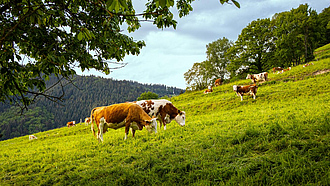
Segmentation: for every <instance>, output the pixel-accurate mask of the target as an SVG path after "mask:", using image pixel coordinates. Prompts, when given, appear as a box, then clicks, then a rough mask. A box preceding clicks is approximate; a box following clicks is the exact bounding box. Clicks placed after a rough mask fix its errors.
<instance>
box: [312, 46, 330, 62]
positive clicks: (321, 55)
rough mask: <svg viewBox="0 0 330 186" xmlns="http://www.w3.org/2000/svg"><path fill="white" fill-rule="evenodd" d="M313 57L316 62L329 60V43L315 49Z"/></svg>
mask: <svg viewBox="0 0 330 186" xmlns="http://www.w3.org/2000/svg"><path fill="white" fill-rule="evenodd" d="M314 56H315V59H317V60H320V59H325V58H330V43H329V44H327V45H324V46H323V47H320V48H318V49H316V50H315V52H314Z"/></svg>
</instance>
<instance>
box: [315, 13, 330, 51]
mask: <svg viewBox="0 0 330 186" xmlns="http://www.w3.org/2000/svg"><path fill="white" fill-rule="evenodd" d="M318 18H319V22H320V25H321V41H320V43H319V45H318V47H321V46H323V45H326V44H328V43H330V7H328V8H325V9H323V10H322V12H321V13H320V14H319V15H318Z"/></svg>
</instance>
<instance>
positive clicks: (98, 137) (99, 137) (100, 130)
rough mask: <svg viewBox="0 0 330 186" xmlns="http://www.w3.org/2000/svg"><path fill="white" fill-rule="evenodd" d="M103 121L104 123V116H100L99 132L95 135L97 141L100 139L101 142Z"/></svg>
mask: <svg viewBox="0 0 330 186" xmlns="http://www.w3.org/2000/svg"><path fill="white" fill-rule="evenodd" d="M104 123H105V119H104V117H102V118H101V119H100V125H99V134H98V135H97V139H98V140H99V141H102V142H103V128H104Z"/></svg>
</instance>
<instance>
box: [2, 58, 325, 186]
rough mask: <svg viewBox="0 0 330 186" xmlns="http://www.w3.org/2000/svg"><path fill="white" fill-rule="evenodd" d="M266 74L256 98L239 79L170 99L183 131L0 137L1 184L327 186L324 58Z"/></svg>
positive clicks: (78, 130)
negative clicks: (242, 90)
mask: <svg viewBox="0 0 330 186" xmlns="http://www.w3.org/2000/svg"><path fill="white" fill-rule="evenodd" d="M313 63H314V65H311V66H308V67H306V68H303V67H302V65H299V66H296V67H294V68H292V70H290V71H287V72H285V73H283V74H273V73H271V72H270V71H269V81H267V82H265V83H262V84H259V85H258V92H257V98H256V99H255V100H254V99H253V98H252V97H251V96H244V98H243V99H244V100H243V101H240V98H239V97H238V96H237V95H236V94H235V92H233V89H232V86H233V85H234V84H236V85H245V84H251V81H250V80H240V81H237V82H233V83H230V84H224V85H222V86H219V87H215V88H214V92H213V93H211V94H203V91H195V92H186V93H184V94H182V95H179V96H176V97H173V98H172V99H171V101H172V103H173V104H174V105H175V106H176V107H177V108H179V109H180V110H184V111H185V112H186V116H187V119H186V126H184V127H181V126H179V125H178V124H177V123H175V122H172V123H170V124H168V125H167V130H165V131H164V130H163V129H160V130H158V133H157V134H149V133H148V132H147V130H145V129H143V130H142V131H137V132H136V137H135V138H133V137H132V134H131V133H130V135H129V137H128V139H127V140H126V141H124V140H123V138H124V128H122V129H118V130H112V129H109V130H108V132H107V133H106V134H105V135H104V142H103V143H99V142H98V141H97V140H96V139H95V138H94V136H93V135H92V132H91V130H90V126H86V125H85V124H78V125H76V127H71V128H67V127H63V128H59V129H55V130H50V131H46V132H41V133H36V134H34V135H35V136H37V137H38V139H36V140H31V141H30V140H29V139H28V136H23V137H18V138H14V139H10V140H6V141H1V142H0V146H1V151H0V185H238V184H240V185H329V184H330V171H329V170H330V143H329V142H330V104H329V101H330V86H329V83H330V73H329V69H330V59H329V58H327V59H321V60H318V61H314V62H313Z"/></svg>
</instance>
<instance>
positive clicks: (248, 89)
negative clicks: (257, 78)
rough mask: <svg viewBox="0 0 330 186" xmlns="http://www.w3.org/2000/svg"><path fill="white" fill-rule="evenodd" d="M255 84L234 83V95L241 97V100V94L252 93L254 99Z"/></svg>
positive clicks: (255, 92)
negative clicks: (242, 84)
mask: <svg viewBox="0 0 330 186" xmlns="http://www.w3.org/2000/svg"><path fill="white" fill-rule="evenodd" d="M257 89H258V87H257V85H256V84H253V85H246V86H240V85H234V86H233V90H234V91H235V92H236V95H237V96H238V97H241V101H243V94H252V95H253V99H256V94H257Z"/></svg>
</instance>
